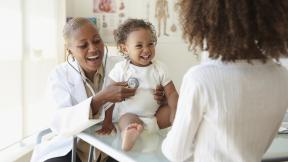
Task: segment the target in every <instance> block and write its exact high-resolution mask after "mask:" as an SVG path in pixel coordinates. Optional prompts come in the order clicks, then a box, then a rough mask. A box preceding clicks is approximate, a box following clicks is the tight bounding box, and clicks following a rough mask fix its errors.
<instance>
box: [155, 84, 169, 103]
mask: <svg viewBox="0 0 288 162" xmlns="http://www.w3.org/2000/svg"><path fill="white" fill-rule="evenodd" d="M154 99H155V100H156V101H157V103H158V104H159V105H165V104H167V98H166V96H165V91H164V87H163V86H162V85H157V87H156V89H155V90H154Z"/></svg>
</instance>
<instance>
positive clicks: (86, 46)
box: [31, 18, 170, 162]
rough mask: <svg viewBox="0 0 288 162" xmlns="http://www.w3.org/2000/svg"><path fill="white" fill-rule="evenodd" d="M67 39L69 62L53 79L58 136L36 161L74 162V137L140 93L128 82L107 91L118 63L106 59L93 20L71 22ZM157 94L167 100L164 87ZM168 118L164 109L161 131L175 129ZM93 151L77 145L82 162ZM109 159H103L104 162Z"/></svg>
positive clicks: (53, 123) (40, 148)
mask: <svg viewBox="0 0 288 162" xmlns="http://www.w3.org/2000/svg"><path fill="white" fill-rule="evenodd" d="M63 37H64V40H65V48H66V50H67V52H68V57H67V62H65V63H63V64H61V65H59V66H57V67H56V68H55V69H54V71H52V73H51V75H50V77H49V96H51V98H52V100H53V102H54V103H55V104H56V107H57V108H58V109H57V111H56V112H55V114H54V115H53V117H52V121H51V127H50V128H51V130H52V131H53V132H54V133H55V134H56V136H55V137H54V138H52V140H50V141H49V142H44V143H41V144H40V145H38V146H37V147H36V148H35V149H34V152H33V156H32V159H31V162H42V161H45V162H56V161H57V162H58V161H59V162H60V161H61V162H66V161H67V162H68V161H71V150H72V144H73V142H72V141H73V137H72V136H73V135H75V134H77V133H79V132H81V131H83V130H84V129H86V128H88V127H90V126H92V125H94V124H96V123H97V122H99V120H100V119H99V115H100V112H101V110H102V107H105V104H108V103H115V102H120V101H123V100H125V99H126V98H128V97H131V96H133V95H134V94H135V90H136V89H133V88H127V83H124V82H121V83H115V84H113V85H109V86H107V87H105V86H103V85H105V82H107V81H106V80H105V76H106V74H108V73H109V70H110V69H111V68H112V67H113V65H114V63H116V62H117V60H115V59H114V60H113V57H109V56H108V55H107V54H104V43H103V41H102V39H101V37H100V35H99V33H98V31H97V29H96V27H95V26H94V25H93V24H92V23H91V22H90V21H89V20H88V19H85V18H73V19H71V20H70V21H69V22H67V23H66V24H65V26H64V30H63ZM114 58H115V57H114ZM102 87H105V88H102ZM156 89H157V90H155V99H156V100H157V101H159V102H161V101H164V100H165V97H163V96H162V93H163V89H162V88H161V87H160V86H159V87H157V88H156ZM169 113H170V112H169V109H167V108H165V106H162V108H160V109H159V111H158V112H157V113H156V118H157V120H158V119H161V120H159V121H158V125H159V127H160V128H164V127H168V126H170V121H169ZM163 116H164V117H163ZM165 116H166V117H165ZM88 148H89V146H88V144H87V143H85V142H84V141H81V140H80V141H78V143H77V161H80V160H81V161H86V160H87V156H88V150H89V149H88ZM96 154H97V153H96ZM98 155H99V152H98ZM106 159H107V157H105V155H104V156H103V154H102V156H101V161H106Z"/></svg>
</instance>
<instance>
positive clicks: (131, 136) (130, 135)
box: [122, 123, 143, 151]
mask: <svg viewBox="0 0 288 162" xmlns="http://www.w3.org/2000/svg"><path fill="white" fill-rule="evenodd" d="M142 130H143V125H141V124H138V123H132V124H130V125H129V126H128V127H127V128H126V129H125V130H123V132H122V133H123V134H122V150H124V151H129V150H131V149H132V147H133V146H134V144H135V141H136V139H137V138H138V136H139V135H140V133H141V132H142Z"/></svg>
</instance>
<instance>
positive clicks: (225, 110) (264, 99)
mask: <svg viewBox="0 0 288 162" xmlns="http://www.w3.org/2000/svg"><path fill="white" fill-rule="evenodd" d="M287 3H288V2H287V0H278V1H273V0H253V1H251V0H237V1H236V0H179V6H180V22H181V25H182V27H183V33H184V34H183V37H184V38H185V39H186V40H187V41H188V43H189V47H190V48H191V49H193V50H194V51H196V52H197V53H199V52H203V53H208V58H209V60H208V61H205V62H203V63H201V64H200V65H197V66H194V67H192V68H191V69H190V70H189V71H188V72H187V73H186V74H185V76H184V78H183V83H182V86H181V89H180V94H179V101H178V105H177V112H176V117H175V120H174V123H173V126H172V128H171V130H170V132H169V133H168V135H167V137H166V139H165V140H164V142H163V144H162V151H163V153H164V155H165V156H166V157H167V158H168V159H169V160H170V161H177V162H182V161H185V162H186V161H189V162H190V161H195V162H208V161H209V162H259V161H261V158H262V156H263V155H264V153H265V152H266V150H267V149H268V147H269V145H270V144H271V142H272V141H273V138H274V136H275V135H276V134H277V130H278V128H279V126H280V124H281V121H282V119H283V116H284V114H285V112H286V110H287V108H288V100H287V96H288V72H287V70H286V69H285V68H284V67H283V66H282V65H281V64H280V63H279V58H280V57H282V56H284V57H286V56H287V55H288V48H287V47H288V46H287V45H288V13H287V10H288V5H287Z"/></svg>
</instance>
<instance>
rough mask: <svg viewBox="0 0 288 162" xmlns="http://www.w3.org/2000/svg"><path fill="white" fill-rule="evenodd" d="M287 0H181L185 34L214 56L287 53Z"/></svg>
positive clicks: (233, 58) (195, 46) (258, 56)
mask: <svg viewBox="0 0 288 162" xmlns="http://www.w3.org/2000/svg"><path fill="white" fill-rule="evenodd" d="M287 4H288V0H179V1H178V3H177V5H178V7H180V8H179V9H180V14H179V18H180V23H181V25H182V28H183V38H184V39H186V40H188V42H189V48H191V49H193V50H195V51H200V50H208V52H209V57H210V58H212V59H217V58H221V60H222V61H226V62H228V61H236V60H240V59H244V60H248V62H249V61H250V60H251V59H261V60H262V61H264V62H265V61H266V60H267V59H268V58H274V59H276V60H278V59H279V57H281V56H287V55H288V49H287V48H288V47H287V46H288V12H287V11H288V5H287Z"/></svg>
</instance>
